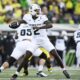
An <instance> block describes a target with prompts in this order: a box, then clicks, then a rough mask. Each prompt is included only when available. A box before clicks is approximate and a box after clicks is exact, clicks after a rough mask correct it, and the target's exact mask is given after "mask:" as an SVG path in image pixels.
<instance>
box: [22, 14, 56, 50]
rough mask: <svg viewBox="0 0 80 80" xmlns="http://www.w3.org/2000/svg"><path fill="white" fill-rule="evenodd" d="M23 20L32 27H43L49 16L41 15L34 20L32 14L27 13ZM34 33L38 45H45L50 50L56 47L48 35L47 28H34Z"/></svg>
mask: <svg viewBox="0 0 80 80" xmlns="http://www.w3.org/2000/svg"><path fill="white" fill-rule="evenodd" d="M23 20H25V21H26V22H27V23H28V24H29V26H31V27H42V26H43V25H44V22H45V21H47V20H48V18H47V17H46V16H45V15H39V16H38V18H37V19H35V20H34V19H33V18H32V15H31V14H25V15H24V17H23ZM34 34H35V36H34V39H35V40H36V42H37V45H38V47H43V48H45V49H46V50H48V51H51V50H52V49H55V48H54V46H53V45H52V43H51V42H50V41H49V39H48V37H47V32H46V29H40V30H38V31H35V30H34Z"/></svg>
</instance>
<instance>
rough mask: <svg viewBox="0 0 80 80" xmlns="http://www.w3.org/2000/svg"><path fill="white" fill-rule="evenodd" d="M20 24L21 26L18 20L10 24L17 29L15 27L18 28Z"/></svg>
mask: <svg viewBox="0 0 80 80" xmlns="http://www.w3.org/2000/svg"><path fill="white" fill-rule="evenodd" d="M19 26H20V24H19V22H18V21H14V22H11V23H10V24H9V27H10V28H12V29H15V28H17V27H19Z"/></svg>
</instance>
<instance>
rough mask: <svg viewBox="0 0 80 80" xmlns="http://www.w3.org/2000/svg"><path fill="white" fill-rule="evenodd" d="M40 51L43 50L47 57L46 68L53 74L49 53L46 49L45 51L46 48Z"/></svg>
mask: <svg viewBox="0 0 80 80" xmlns="http://www.w3.org/2000/svg"><path fill="white" fill-rule="evenodd" d="M40 49H41V50H42V52H43V54H45V55H46V57H45V58H44V60H46V66H47V68H48V71H49V72H52V68H51V61H50V54H49V52H48V51H47V50H46V49H44V48H40Z"/></svg>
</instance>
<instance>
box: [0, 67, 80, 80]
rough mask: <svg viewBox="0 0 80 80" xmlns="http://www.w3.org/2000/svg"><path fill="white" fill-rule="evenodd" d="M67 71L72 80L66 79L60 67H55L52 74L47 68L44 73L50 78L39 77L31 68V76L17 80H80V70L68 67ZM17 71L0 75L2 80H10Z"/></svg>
mask: <svg viewBox="0 0 80 80" xmlns="http://www.w3.org/2000/svg"><path fill="white" fill-rule="evenodd" d="M67 69H68V72H69V73H70V75H71V79H66V77H65V76H64V74H63V73H62V71H61V70H60V68H58V67H54V68H53V72H52V73H49V72H48V71H47V69H46V68H45V69H44V72H45V73H47V74H48V77H37V76H36V73H37V69H35V68H32V67H30V68H29V75H28V76H24V77H18V78H17V80H80V68H76V67H68V68H67ZM15 70H16V69H15V68H11V69H7V70H5V71H3V72H2V73H0V80H10V78H11V76H12V74H13V73H14V72H15ZM21 72H22V71H21Z"/></svg>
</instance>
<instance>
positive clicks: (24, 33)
mask: <svg viewBox="0 0 80 80" xmlns="http://www.w3.org/2000/svg"><path fill="white" fill-rule="evenodd" d="M20 35H21V36H25V35H27V36H31V35H32V32H31V29H22V30H21V32H20Z"/></svg>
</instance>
